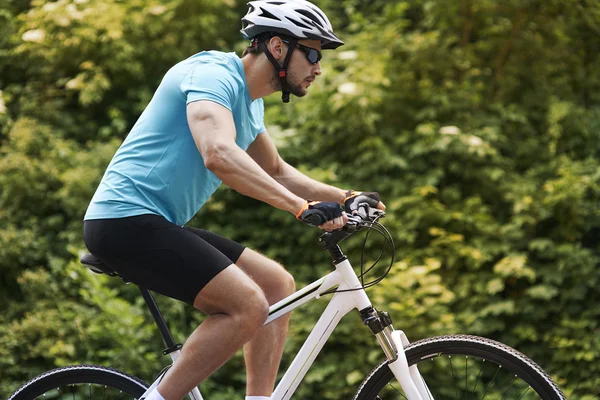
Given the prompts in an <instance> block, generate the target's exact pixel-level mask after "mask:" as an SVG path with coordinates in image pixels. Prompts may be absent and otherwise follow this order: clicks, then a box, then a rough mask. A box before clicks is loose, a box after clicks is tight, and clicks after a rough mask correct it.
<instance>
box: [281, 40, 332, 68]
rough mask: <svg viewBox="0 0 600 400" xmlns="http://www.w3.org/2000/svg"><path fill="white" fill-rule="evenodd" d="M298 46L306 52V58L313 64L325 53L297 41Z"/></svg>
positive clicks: (284, 41) (285, 41) (286, 42)
mask: <svg viewBox="0 0 600 400" xmlns="http://www.w3.org/2000/svg"><path fill="white" fill-rule="evenodd" d="M281 41H282V42H283V43H285V44H290V42H288V41H287V40H283V39H282V40H281ZM296 48H297V49H300V50H302V51H303V52H304V54H305V55H306V59H307V60H308V62H310V63H311V64H316V63H318V62H319V61H321V58H323V55H322V54H321V52H320V51H319V50H317V49H313V48H312V47H308V46H304V45H302V44H300V43H296Z"/></svg>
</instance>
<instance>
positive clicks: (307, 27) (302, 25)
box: [285, 16, 310, 29]
mask: <svg viewBox="0 0 600 400" xmlns="http://www.w3.org/2000/svg"><path fill="white" fill-rule="evenodd" d="M285 18H286V19H288V20H289V21H291V22H293V23H294V24H295V25H297V26H299V27H301V28H305V29H310V26H307V25H305V24H303V23H302V22H299V21H297V20H295V19H293V18H290V17H288V16H286V17H285Z"/></svg>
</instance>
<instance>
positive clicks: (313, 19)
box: [296, 10, 323, 27]
mask: <svg viewBox="0 0 600 400" xmlns="http://www.w3.org/2000/svg"><path fill="white" fill-rule="evenodd" d="M296 12H297V13H298V14H302V15H304V16H305V17H306V18H308V19H310V20H311V21H313V22H314V23H315V24H317V25H319V26H321V27H322V26H323V23H322V22H321V21H320V20H319V18H318V17H317V16H316V15H314V14H313V13H311V12H309V11H307V10H296Z"/></svg>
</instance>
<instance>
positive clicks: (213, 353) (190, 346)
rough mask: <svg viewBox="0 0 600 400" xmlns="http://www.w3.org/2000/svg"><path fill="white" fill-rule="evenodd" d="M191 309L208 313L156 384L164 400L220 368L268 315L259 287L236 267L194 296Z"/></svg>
mask: <svg viewBox="0 0 600 400" xmlns="http://www.w3.org/2000/svg"><path fill="white" fill-rule="evenodd" d="M194 307H196V308H198V309H200V310H202V311H204V312H205V313H206V314H208V315H209V316H208V318H206V319H205V320H204V321H203V322H202V324H200V326H199V327H198V328H196V330H195V331H194V332H193V333H192V334H191V335H190V337H189V338H188V339H187V340H186V342H185V344H184V346H183V348H182V349H181V355H180V356H179V358H178V359H177V361H176V362H175V363H174V364H173V367H172V368H171V369H170V370H169V372H168V373H167V374H166V375H165V378H164V379H163V381H162V382H161V383H160V384H159V385H158V391H159V393H160V394H161V395H162V396H163V397H164V398H165V400H180V399H182V398H183V397H184V396H185V395H186V394H187V393H189V392H190V391H191V390H192V388H194V387H195V386H197V385H198V384H199V383H200V382H201V381H203V380H204V379H206V378H207V377H208V376H209V375H210V374H212V373H213V372H214V371H216V370H217V369H218V368H219V367H220V366H222V365H223V364H224V363H225V362H226V361H227V360H228V359H229V358H231V356H232V355H233V354H235V352H236V351H237V350H239V348H240V347H242V345H243V344H244V343H246V342H247V341H248V340H250V338H252V337H253V335H254V334H255V333H256V331H257V330H258V329H259V328H260V327H261V326H262V325H263V324H264V321H265V320H266V318H267V316H268V311H269V309H268V303H267V300H266V299H265V296H264V294H263V292H262V290H261V289H260V287H259V286H258V285H257V284H256V283H255V282H254V281H252V279H250V278H249V277H248V276H247V275H246V274H245V273H244V272H243V271H242V270H241V269H239V268H238V267H237V266H236V265H230V266H229V267H227V268H226V269H225V270H223V271H221V272H220V273H219V274H218V275H217V276H215V277H214V278H213V279H212V280H211V281H210V282H209V283H208V284H207V285H206V286H205V287H204V288H203V289H202V290H201V291H200V293H198V295H197V296H196V299H195V301H194Z"/></svg>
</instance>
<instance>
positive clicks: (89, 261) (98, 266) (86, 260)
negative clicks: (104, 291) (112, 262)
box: [79, 253, 119, 276]
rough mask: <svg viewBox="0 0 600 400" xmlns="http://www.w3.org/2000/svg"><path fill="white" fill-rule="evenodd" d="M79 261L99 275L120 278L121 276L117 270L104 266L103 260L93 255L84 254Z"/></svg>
mask: <svg viewBox="0 0 600 400" xmlns="http://www.w3.org/2000/svg"><path fill="white" fill-rule="evenodd" d="M79 261H80V262H81V263H82V264H83V265H85V266H86V267H88V268H89V269H90V270H91V271H92V272H95V273H97V274H106V275H109V276H119V274H118V273H117V272H116V271H115V270H113V269H112V268H111V267H109V266H108V265H106V264H104V263H103V262H102V260H100V259H99V258H98V257H96V256H95V255H93V254H91V253H86V254H84V255H83V256H81V258H80V259H79Z"/></svg>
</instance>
